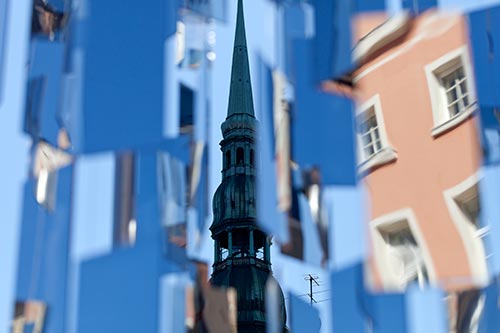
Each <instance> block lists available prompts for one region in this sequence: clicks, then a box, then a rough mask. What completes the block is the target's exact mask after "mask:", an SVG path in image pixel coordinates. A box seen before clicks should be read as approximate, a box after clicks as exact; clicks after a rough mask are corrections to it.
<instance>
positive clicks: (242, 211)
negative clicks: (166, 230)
mask: <svg viewBox="0 0 500 333" xmlns="http://www.w3.org/2000/svg"><path fill="white" fill-rule="evenodd" d="M256 125H257V120H256V119H255V114H254V107H253V98H252V85H251V80H250V66H249V63H248V52H247V43H246V36H245V23H244V17H243V3H242V0H238V16H237V21H236V33H235V38H234V50H233V63H232V72H231V87H230V93H229V104H228V110H227V117H226V120H225V121H224V122H223V123H222V126H221V129H222V135H223V140H222V141H221V143H220V146H221V150H222V153H223V167H222V182H221V184H220V185H219V187H218V188H217V191H216V192H215V194H214V198H213V216H214V220H213V223H212V225H211V226H210V230H211V232H212V238H213V239H214V241H215V258H214V265H213V268H214V271H213V274H212V278H211V280H210V283H211V284H212V285H214V286H219V287H233V288H235V289H236V291H237V294H238V300H237V308H238V332H239V333H250V332H252V333H259V332H262V333H265V331H266V311H265V287H266V282H267V281H268V279H274V278H273V276H272V271H271V256H270V245H271V241H270V238H269V237H268V236H267V235H266V234H265V232H264V231H263V230H262V229H261V228H260V227H259V226H258V224H257V213H256V207H255V204H256V196H255V195H256V190H255V174H256V167H255V157H254V155H255V129H256ZM279 298H280V300H281V302H280V303H281V305H280V307H281V311H280V313H281V318H279V320H280V322H281V324H282V328H283V332H286V326H285V324H286V312H285V305H284V304H285V303H284V297H283V293H282V292H281V291H280V293H279Z"/></svg>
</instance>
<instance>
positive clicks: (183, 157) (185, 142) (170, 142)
mask: <svg viewBox="0 0 500 333" xmlns="http://www.w3.org/2000/svg"><path fill="white" fill-rule="evenodd" d="M156 148H157V149H158V150H164V151H167V152H168V153H169V154H170V155H172V156H173V157H175V158H177V159H179V160H180V161H182V162H183V163H185V164H187V163H189V158H190V154H191V151H190V149H191V137H190V136H189V135H188V134H184V135H180V136H179V137H177V138H175V139H164V140H162V141H161V143H159V144H158V145H157V147H156Z"/></svg>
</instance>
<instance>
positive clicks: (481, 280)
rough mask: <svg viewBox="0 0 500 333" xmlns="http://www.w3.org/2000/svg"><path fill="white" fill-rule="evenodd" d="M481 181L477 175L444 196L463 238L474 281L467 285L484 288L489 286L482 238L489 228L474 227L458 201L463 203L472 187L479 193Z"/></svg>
mask: <svg viewBox="0 0 500 333" xmlns="http://www.w3.org/2000/svg"><path fill="white" fill-rule="evenodd" d="M479 181H480V175H479V173H476V174H474V175H472V176H470V177H469V178H467V179H465V180H464V181H462V182H461V183H459V184H458V185H456V186H454V187H452V188H450V189H447V190H445V191H443V196H444V199H445V202H446V205H447V207H448V211H449V213H450V217H451V219H452V221H453V223H454V224H455V226H456V228H457V230H458V233H459V234H460V237H461V238H462V242H463V244H464V249H465V252H466V253H467V260H468V262H469V267H470V271H471V279H472V281H465V283H466V284H468V285H470V283H472V284H474V285H476V286H480V287H482V286H486V285H487V284H488V265H487V260H486V259H487V256H486V252H485V248H484V243H483V241H482V238H484V237H485V236H486V235H487V234H488V231H489V229H488V226H485V227H481V228H475V227H474V226H472V225H471V221H470V220H469V218H468V217H467V216H466V215H465V213H464V212H463V211H462V209H460V206H459V204H458V201H461V199H462V198H463V197H464V195H466V193H467V192H468V191H469V190H470V189H471V188H472V187H474V186H476V187H477V188H478V192H479ZM479 195H480V193H478V196H479Z"/></svg>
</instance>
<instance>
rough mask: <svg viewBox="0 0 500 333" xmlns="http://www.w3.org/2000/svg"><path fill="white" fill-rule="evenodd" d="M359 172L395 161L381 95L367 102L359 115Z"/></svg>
mask: <svg viewBox="0 0 500 333" xmlns="http://www.w3.org/2000/svg"><path fill="white" fill-rule="evenodd" d="M357 137H358V146H359V150H358V155H359V171H360V172H365V171H368V170H370V169H372V168H374V167H377V166H381V165H383V164H386V163H389V162H392V161H394V160H395V159H396V158H397V155H396V152H395V150H394V149H393V148H392V147H391V146H390V145H389V142H388V140H387V136H386V132H385V127H384V120H383V115H382V108H381V103H380V97H379V95H375V96H373V97H372V98H370V99H369V100H368V101H366V102H365V103H364V104H363V105H362V106H361V107H360V108H359V111H358V115H357Z"/></svg>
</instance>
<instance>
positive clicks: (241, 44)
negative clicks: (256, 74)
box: [227, 0, 255, 117]
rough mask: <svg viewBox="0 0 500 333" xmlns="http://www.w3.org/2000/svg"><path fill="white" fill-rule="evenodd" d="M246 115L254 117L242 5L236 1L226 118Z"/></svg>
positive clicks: (239, 0) (239, 1)
mask: <svg viewBox="0 0 500 333" xmlns="http://www.w3.org/2000/svg"><path fill="white" fill-rule="evenodd" d="M236 114H246V115H249V116H252V117H255V114H254V110H253V97H252V84H251V81H250V65H249V64H248V51H247V38H246V34H245V17H244V15H243V4H242V2H241V0H238V15H237V19H236V33H235V36H234V50H233V67H232V71H231V88H230V92H229V104H228V111H227V116H228V117H231V116H232V115H236Z"/></svg>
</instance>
